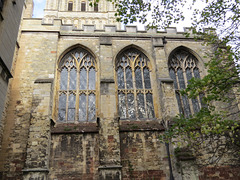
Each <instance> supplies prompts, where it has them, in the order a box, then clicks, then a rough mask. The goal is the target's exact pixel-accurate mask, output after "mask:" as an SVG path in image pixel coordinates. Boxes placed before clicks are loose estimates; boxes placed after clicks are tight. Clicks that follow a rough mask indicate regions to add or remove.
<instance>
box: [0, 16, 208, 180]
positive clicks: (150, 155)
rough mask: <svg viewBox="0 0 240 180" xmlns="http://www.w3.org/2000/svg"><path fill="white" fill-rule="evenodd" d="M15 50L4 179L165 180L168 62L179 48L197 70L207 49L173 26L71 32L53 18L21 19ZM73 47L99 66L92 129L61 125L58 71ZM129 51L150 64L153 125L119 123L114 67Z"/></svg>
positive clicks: (171, 111)
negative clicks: (194, 59)
mask: <svg viewBox="0 0 240 180" xmlns="http://www.w3.org/2000/svg"><path fill="white" fill-rule="evenodd" d="M19 44H20V47H21V48H20V49H19V55H18V58H17V62H16V66H15V67H16V68H15V71H14V78H13V79H12V82H11V88H10V91H9V97H10V99H9V105H8V106H7V111H6V114H7V116H6V118H4V122H5V124H6V125H5V128H4V137H3V141H2V150H1V152H0V153H1V156H0V172H1V173H0V177H1V178H2V179H7V178H13V179H14V178H15V179H23V178H24V179H31V178H43V179H47V178H49V179H78V178H79V179H108V180H110V179H126V180H127V179H131V178H139V179H147V178H152V179H153V178H154V179H162V180H163V179H169V176H170V175H169V173H170V170H169V160H168V158H167V152H166V147H165V145H164V144H161V143H160V142H159V141H158V137H159V135H160V133H161V132H162V131H163V130H164V129H163V126H162V124H161V122H162V121H164V122H166V121H168V120H171V119H172V118H173V117H174V116H175V115H176V114H177V113H178V107H177V103H176V98H175V94H174V93H175V92H174V88H173V81H172V80H171V79H170V77H169V72H168V57H169V55H170V53H171V52H172V51H173V50H174V49H175V48H177V47H181V46H184V47H186V48H189V49H190V50H191V52H192V53H193V54H194V55H195V56H196V57H197V58H199V61H200V69H202V68H201V67H203V63H204V62H206V61H207V59H204V58H203V56H204V55H205V54H204V52H205V51H207V49H206V47H203V46H202V45H201V42H195V41H194V40H193V38H191V37H190V38H188V39H186V38H185V37H184V35H183V33H177V32H176V31H175V29H171V28H170V29H167V31H164V32H158V33H157V32H156V31H154V30H149V31H137V28H136V27H134V26H127V27H126V28H125V30H118V29H117V28H116V26H105V28H104V29H101V30H96V29H95V28H94V26H83V28H80V29H76V28H74V27H73V26H72V25H69V26H66V25H62V24H61V21H60V20H59V19H58V20H54V21H53V22H52V24H48V25H46V24H42V21H41V20H39V19H35V20H33V19H25V20H24V21H23V24H22V34H21V40H20V41H19ZM79 46H80V47H82V48H85V49H86V50H88V51H89V52H90V53H91V54H92V55H93V56H94V57H95V59H96V62H97V66H96V74H97V79H96V116H97V118H96V122H93V123H75V124H63V123H62V124H60V123H59V122H57V108H58V107H57V105H56V101H57V99H58V95H57V92H56V89H57V88H56V87H57V86H58V84H59V82H58V81H59V77H58V71H57V67H58V66H57V65H58V62H59V60H60V59H61V57H62V56H63V55H64V54H65V53H66V52H68V51H69V50H71V49H72V48H74V47H79ZM129 47H135V48H137V49H139V50H141V51H142V52H143V53H145V55H146V56H147V57H148V58H149V60H150V64H151V65H150V70H151V81H152V82H151V84H152V89H153V97H154V100H153V101H154V111H155V117H156V118H155V119H152V120H144V121H140V120H137V121H136V120H135V121H127V120H119V117H118V110H117V109H118V108H117V107H118V106H117V96H116V94H117V91H116V74H115V61H116V57H117V55H118V54H119V52H121V51H122V50H124V49H125V48H129ZM204 48H205V49H204ZM205 73H206V71H205V70H202V71H201V75H204V74H205ZM170 148H171V149H172V148H173V147H170ZM172 155H173V153H172V151H171V156H172ZM172 163H173V162H172ZM174 170H175V169H174ZM190 171H191V170H190ZM199 171H200V170H199ZM192 172H193V171H191V172H189V173H188V172H187V173H188V174H187V175H186V177H188V175H189V174H190V175H191V173H192ZM195 174H196V173H195ZM202 176H203V177H205V176H206V175H204V173H203V175H202V174H201V175H200V177H202ZM179 177H180V178H179V179H181V178H183V179H184V176H183V175H179ZM1 178H0V179H1Z"/></svg>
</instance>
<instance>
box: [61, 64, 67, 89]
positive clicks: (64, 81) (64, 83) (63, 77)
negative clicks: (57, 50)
mask: <svg viewBox="0 0 240 180" xmlns="http://www.w3.org/2000/svg"><path fill="white" fill-rule="evenodd" d="M67 82H68V70H67V68H63V69H62V71H61V75H60V89H61V90H67Z"/></svg>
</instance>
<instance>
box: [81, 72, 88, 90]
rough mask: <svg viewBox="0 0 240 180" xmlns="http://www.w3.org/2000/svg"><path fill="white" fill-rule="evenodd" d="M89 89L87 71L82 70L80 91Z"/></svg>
mask: <svg viewBox="0 0 240 180" xmlns="http://www.w3.org/2000/svg"><path fill="white" fill-rule="evenodd" d="M85 89H87V70H86V69H85V68H82V69H81V70H80V90H85Z"/></svg>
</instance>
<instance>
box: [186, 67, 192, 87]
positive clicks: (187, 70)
mask: <svg viewBox="0 0 240 180" xmlns="http://www.w3.org/2000/svg"><path fill="white" fill-rule="evenodd" d="M186 76H187V81H188V84H189V80H190V79H192V72H191V69H189V68H187V69H186Z"/></svg>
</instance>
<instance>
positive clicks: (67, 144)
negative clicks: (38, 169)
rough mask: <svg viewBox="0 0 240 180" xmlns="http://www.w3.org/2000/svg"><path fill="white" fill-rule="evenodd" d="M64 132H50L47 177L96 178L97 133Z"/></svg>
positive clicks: (66, 179) (63, 178)
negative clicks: (48, 171)
mask: <svg viewBox="0 0 240 180" xmlns="http://www.w3.org/2000/svg"><path fill="white" fill-rule="evenodd" d="M65 131H66V132H68V130H67V129H65ZM66 132H65V134H52V138H51V156H50V167H49V170H50V173H49V179H62V180H71V179H98V166H99V135H98V134H97V133H90V134H89V133H85V134H68V133H66Z"/></svg>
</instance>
